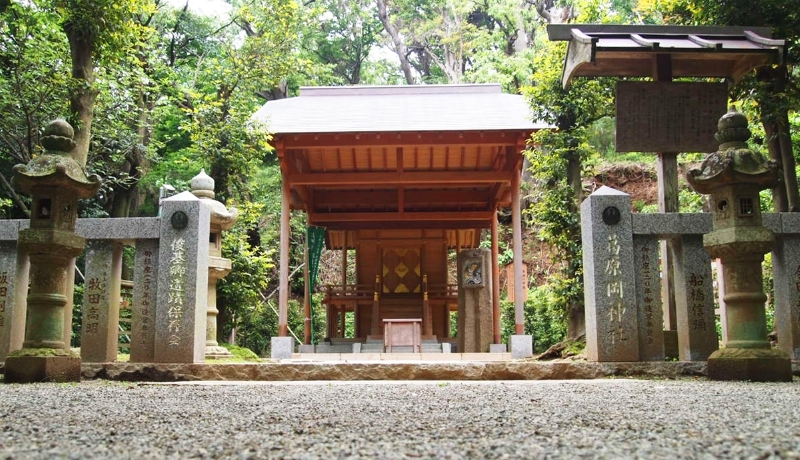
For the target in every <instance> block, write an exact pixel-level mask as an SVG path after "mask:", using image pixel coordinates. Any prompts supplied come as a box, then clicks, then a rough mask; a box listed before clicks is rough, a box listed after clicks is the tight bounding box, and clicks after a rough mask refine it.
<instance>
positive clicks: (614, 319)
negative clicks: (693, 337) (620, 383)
mask: <svg viewBox="0 0 800 460" xmlns="http://www.w3.org/2000/svg"><path fill="white" fill-rule="evenodd" d="M581 238H582V240H583V279H584V298H585V303H586V357H587V359H588V360H589V361H601V362H604V361H638V360H639V326H638V324H639V320H638V314H637V308H636V297H635V295H636V285H635V281H634V279H635V277H634V272H635V268H634V255H633V232H632V229H631V197H630V195H628V194H626V193H623V192H620V191H618V190H614V189H612V188H610V187H601V188H600V189H598V190H597V191H596V192H594V193H592V194H591V195H589V197H588V198H587V199H586V200H584V201H583V203H581Z"/></svg>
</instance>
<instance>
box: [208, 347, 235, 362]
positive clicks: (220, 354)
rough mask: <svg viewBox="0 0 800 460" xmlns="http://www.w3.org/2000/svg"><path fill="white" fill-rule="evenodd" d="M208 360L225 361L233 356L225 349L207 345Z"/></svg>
mask: <svg viewBox="0 0 800 460" xmlns="http://www.w3.org/2000/svg"><path fill="white" fill-rule="evenodd" d="M205 355H206V359H225V358H232V357H233V354H232V353H231V352H230V351H228V349H227V348H225V347H220V346H219V345H215V346H210V345H206V352H205Z"/></svg>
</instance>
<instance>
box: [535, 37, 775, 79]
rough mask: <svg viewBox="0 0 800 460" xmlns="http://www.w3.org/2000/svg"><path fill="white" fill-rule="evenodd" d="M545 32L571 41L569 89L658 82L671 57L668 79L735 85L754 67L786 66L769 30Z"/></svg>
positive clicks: (566, 71) (566, 64)
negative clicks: (606, 81)
mask: <svg viewBox="0 0 800 460" xmlns="http://www.w3.org/2000/svg"><path fill="white" fill-rule="evenodd" d="M547 33H548V37H549V38H550V40H553V41H569V47H568V49H567V57H566V60H565V62H564V70H563V73H562V76H561V82H562V84H563V85H564V86H565V87H566V86H567V85H569V82H570V80H571V79H572V78H573V77H582V76H583V77H602V76H606V77H654V78H655V77H656V76H657V75H656V72H657V70H656V69H657V64H656V62H657V61H656V60H657V59H658V58H659V56H660V57H662V58H663V57H664V56H667V57H669V59H668V63H669V65H668V73H669V75H668V76H669V77H670V78H673V77H676V78H677V77H718V78H730V79H733V80H734V81H736V80H739V79H740V78H742V76H744V75H745V74H746V73H747V72H749V71H751V70H753V69H754V68H756V67H760V66H764V65H771V64H780V63H782V62H783V59H784V53H785V49H786V42H785V41H784V40H773V39H771V36H772V33H771V31H770V29H769V28H766V27H714V26H708V27H704V26H699V27H698V26H647V25H635V26H621V25H601V24H553V25H549V26H547ZM661 62H663V60H662V61H661Z"/></svg>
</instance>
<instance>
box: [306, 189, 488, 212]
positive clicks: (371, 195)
mask: <svg viewBox="0 0 800 460" xmlns="http://www.w3.org/2000/svg"><path fill="white" fill-rule="evenodd" d="M399 190H403V203H404V204H405V206H406V207H409V206H415V205H421V204H427V205H435V204H445V203H459V204H468V205H487V206H488V204H489V200H490V198H491V196H490V195H489V191H488V190H485V189H484V190H408V189H405V188H399ZM396 200H398V191H395V190H370V191H369V192H367V193H365V192H364V191H354V190H324V191H317V193H316V194H315V196H314V204H315V205H316V207H317V208H321V209H319V210H322V209H325V208H328V207H330V206H341V205H342V204H352V203H361V204H364V203H392V202H395V201H396ZM398 209H399V208H398Z"/></svg>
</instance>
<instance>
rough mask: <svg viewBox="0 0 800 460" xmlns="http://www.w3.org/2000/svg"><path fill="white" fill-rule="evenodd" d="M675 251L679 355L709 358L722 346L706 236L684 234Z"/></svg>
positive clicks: (692, 358) (684, 359)
mask: <svg viewBox="0 0 800 460" xmlns="http://www.w3.org/2000/svg"><path fill="white" fill-rule="evenodd" d="M675 252H676V255H677V257H676V260H675V262H676V263H675V305H676V310H675V313H676V318H677V320H678V357H679V359H680V360H681V361H705V360H706V359H708V357H709V356H710V355H711V353H713V352H714V351H716V350H717V349H718V348H719V341H718V339H717V327H716V322H715V321H716V320H715V318H714V285H713V279H712V277H711V257H710V256H709V255H708V251H707V250H706V248H705V247H704V246H703V235H683V236H682V237H681V238H680V240H679V241H676V250H675Z"/></svg>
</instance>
